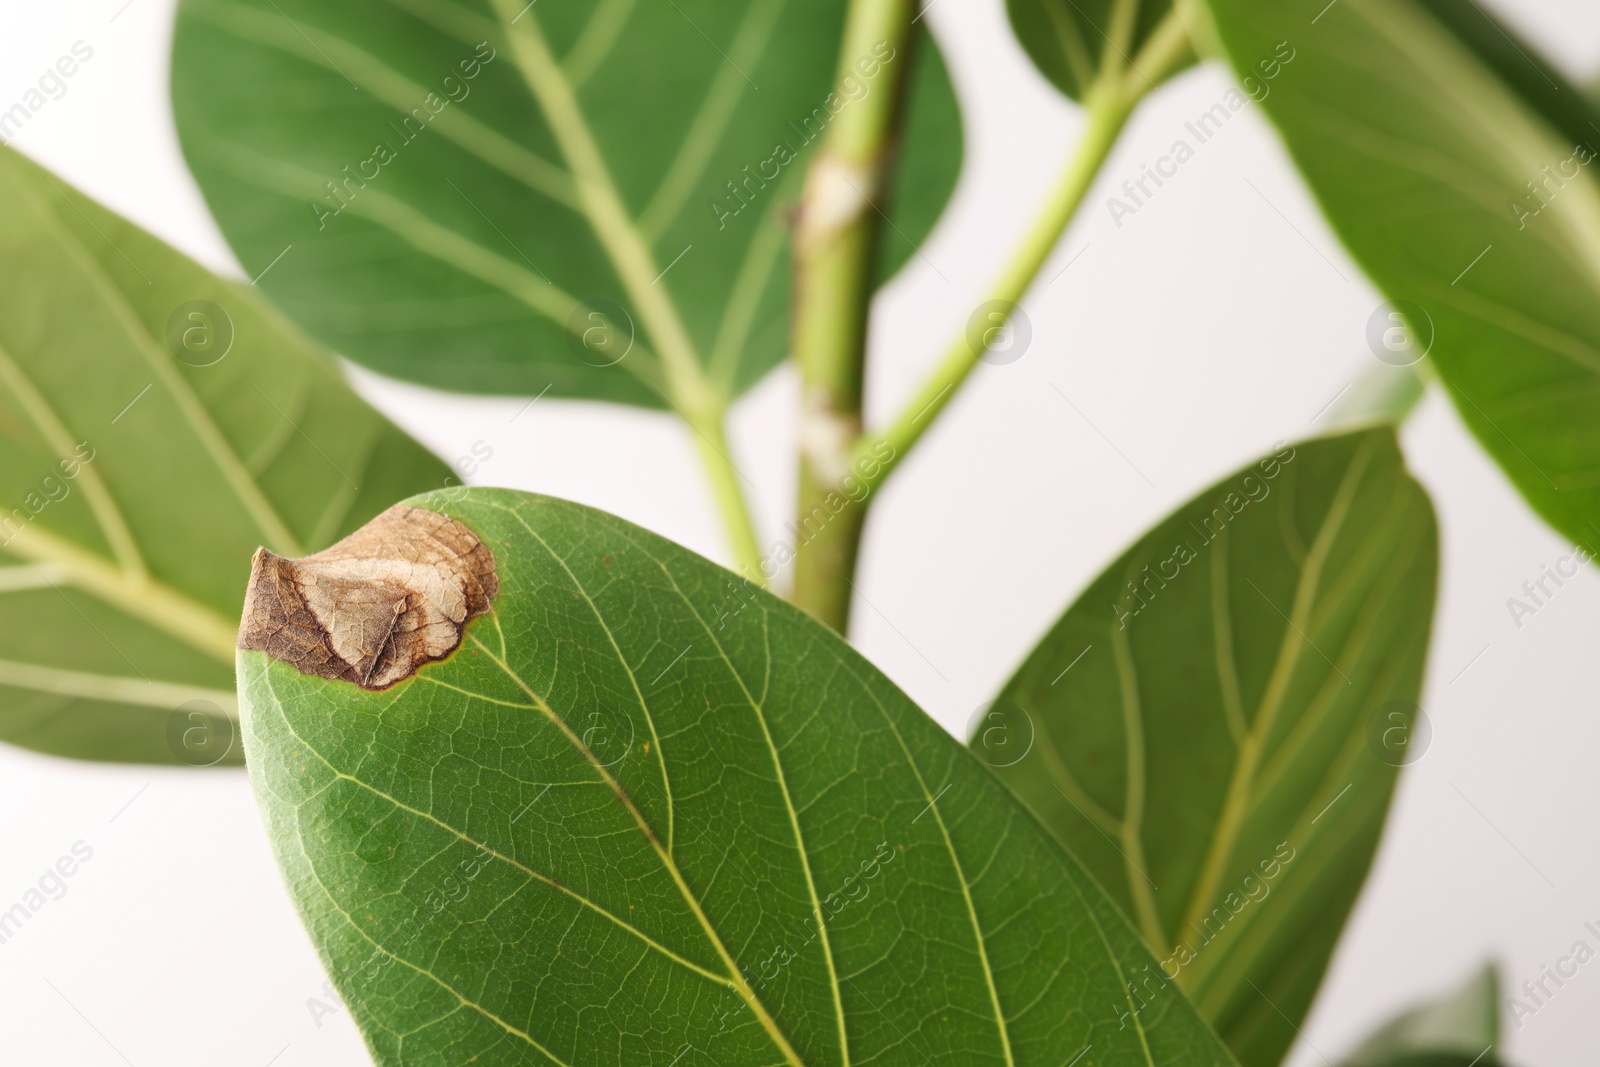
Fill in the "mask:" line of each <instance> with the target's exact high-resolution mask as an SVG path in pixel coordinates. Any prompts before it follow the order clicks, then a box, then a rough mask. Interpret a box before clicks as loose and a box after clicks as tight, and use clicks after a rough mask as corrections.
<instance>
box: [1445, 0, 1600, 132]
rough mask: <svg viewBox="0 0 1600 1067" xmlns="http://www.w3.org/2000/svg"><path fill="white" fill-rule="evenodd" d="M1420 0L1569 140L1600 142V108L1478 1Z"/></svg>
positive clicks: (1556, 67) (1557, 68)
mask: <svg viewBox="0 0 1600 1067" xmlns="http://www.w3.org/2000/svg"><path fill="white" fill-rule="evenodd" d="M1419 2H1420V3H1421V5H1422V6H1423V7H1424V8H1426V9H1427V10H1428V11H1429V12H1430V13H1431V14H1432V15H1433V16H1434V18H1436V19H1438V20H1439V23H1440V25H1442V26H1444V27H1445V29H1447V30H1449V31H1450V32H1451V33H1453V34H1455V36H1456V39H1457V40H1459V41H1460V42H1461V43H1462V44H1464V45H1466V46H1467V47H1468V48H1470V49H1471V50H1472V51H1473V53H1474V54H1476V55H1477V57H1478V58H1479V59H1480V60H1482V61H1483V62H1484V63H1485V64H1487V65H1488V66H1489V67H1490V69H1492V70H1493V71H1494V72H1495V74H1497V75H1499V77H1500V79H1501V80H1502V81H1504V82H1505V84H1506V85H1507V86H1508V87H1510V88H1511V89H1512V90H1513V91H1515V92H1516V93H1517V95H1519V96H1521V97H1522V99H1523V101H1524V102H1526V103H1527V104H1528V106H1530V107H1532V108H1533V109H1534V110H1535V111H1537V112H1538V113H1539V114H1540V115H1542V116H1543V117H1544V119H1545V121H1546V122H1548V123H1550V125H1552V126H1554V127H1555V128H1556V129H1557V130H1559V131H1561V134H1562V135H1563V136H1564V137H1566V138H1567V139H1568V140H1570V141H1572V142H1574V143H1577V142H1586V143H1590V144H1595V143H1600V108H1597V107H1596V106H1595V104H1594V102H1593V101H1592V100H1590V99H1589V96H1588V94H1587V93H1585V92H1584V90H1583V89H1582V88H1581V87H1579V86H1577V85H1574V84H1573V83H1572V82H1571V81H1570V80H1569V79H1568V78H1567V77H1566V76H1565V75H1564V74H1562V73H1561V68H1560V67H1558V66H1557V65H1556V64H1555V63H1553V62H1551V61H1550V59H1549V58H1548V57H1546V56H1544V55H1541V54H1540V52H1539V50H1538V48H1536V47H1534V45H1532V44H1531V43H1529V42H1528V41H1526V40H1524V39H1523V38H1522V36H1521V35H1520V34H1518V33H1517V32H1516V31H1515V30H1513V29H1512V28H1511V27H1509V26H1507V25H1506V24H1505V23H1504V22H1503V21H1501V20H1500V19H1497V18H1495V17H1494V15H1492V14H1490V13H1489V11H1488V10H1487V9H1485V8H1484V7H1483V5H1481V4H1480V3H1478V0H1419Z"/></svg>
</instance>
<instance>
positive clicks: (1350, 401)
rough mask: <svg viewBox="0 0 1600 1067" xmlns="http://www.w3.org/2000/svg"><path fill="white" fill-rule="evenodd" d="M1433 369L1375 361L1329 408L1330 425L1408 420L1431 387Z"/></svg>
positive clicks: (1340, 426)
mask: <svg viewBox="0 0 1600 1067" xmlns="http://www.w3.org/2000/svg"><path fill="white" fill-rule="evenodd" d="M1430 374H1431V368H1429V367H1428V365H1427V364H1426V363H1420V364H1417V365H1416V366H1414V367H1393V366H1390V365H1389V364H1387V363H1378V362H1376V361H1374V362H1373V363H1372V364H1371V365H1370V366H1368V367H1367V368H1366V369H1365V370H1364V371H1363V372H1362V373H1361V376H1360V377H1358V378H1357V379H1356V380H1355V381H1354V382H1352V383H1351V384H1350V386H1348V387H1347V389H1348V392H1345V393H1342V394H1341V395H1340V396H1339V397H1338V399H1337V400H1336V401H1335V402H1334V403H1333V404H1332V405H1331V406H1330V407H1329V410H1328V414H1327V420H1326V421H1327V425H1328V426H1330V427H1335V428H1340V429H1342V428H1346V427H1349V426H1353V425H1356V424H1359V423H1364V422H1376V421H1385V422H1392V423H1394V424H1395V425H1396V426H1399V425H1400V424H1402V423H1404V422H1405V421H1406V419H1407V417H1409V416H1410V414H1411V412H1412V411H1413V410H1414V409H1415V408H1416V406H1417V402H1418V401H1419V400H1421V399H1422V394H1423V393H1424V392H1425V391H1426V390H1427V388H1428V376H1429V375H1430Z"/></svg>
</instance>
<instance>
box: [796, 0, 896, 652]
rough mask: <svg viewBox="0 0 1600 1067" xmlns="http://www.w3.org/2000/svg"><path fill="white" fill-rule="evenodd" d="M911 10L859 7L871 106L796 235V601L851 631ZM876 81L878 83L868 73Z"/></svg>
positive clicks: (852, 36) (849, 110)
mask: <svg viewBox="0 0 1600 1067" xmlns="http://www.w3.org/2000/svg"><path fill="white" fill-rule="evenodd" d="M912 15H913V4H912V0H853V2H852V3H851V4H850V8H849V11H848V13H847V15H846V19H845V30H844V39H843V42H842V43H841V45H840V53H839V75H838V77H839V79H840V80H842V79H844V78H845V77H854V78H856V79H857V80H859V81H864V82H866V83H867V84H868V85H869V86H870V89H869V91H868V93H867V95H866V96H864V97H862V98H860V99H859V100H855V101H852V102H850V103H849V104H847V105H846V106H845V107H844V109H843V110H842V111H840V112H839V113H838V115H837V116H836V117H835V118H834V120H833V122H832V123H831V124H830V125H829V127H828V130H827V133H826V134H825V135H824V137H823V141H822V145H821V146H820V148H819V149H818V151H817V155H816V157H815V158H814V159H813V160H812V162H811V165H810V167H809V168H808V170H807V172H806V185H805V190H804V193H803V194H802V196H801V202H800V212H799V217H798V219H797V221H796V224H795V231H794V252H793V255H794V278H795V285H794V306H793V320H792V321H793V329H792V333H791V348H792V352H793V356H794V359H795V362H796V363H797V364H798V365H799V368H800V380H801V395H800V492H799V500H798V508H797V515H796V537H797V539H802V540H803V543H802V544H800V545H798V546H797V551H798V555H797V556H796V559H795V579H794V597H793V599H794V602H795V603H796V604H798V605H799V606H800V607H802V608H804V609H805V610H806V611H809V612H810V613H811V614H812V615H814V616H816V617H817V618H818V619H821V620H822V621H823V622H825V623H827V624H828V625H830V626H832V627H833V628H834V629H836V630H838V631H840V632H843V631H844V630H845V628H846V626H847V625H848V622H849V614H850V583H849V579H850V576H851V574H853V573H854V572H855V564H856V556H857V554H858V549H859V546H860V544H861V524H862V522H863V520H864V519H865V511H866V509H865V508H864V507H863V506H862V504H861V503H860V502H859V501H852V500H851V499H850V497H849V496H848V495H846V494H845V493H844V492H843V485H844V483H845V480H846V479H847V478H848V477H849V476H850V474H851V470H850V463H851V448H852V446H853V444H854V443H855V442H856V440H857V439H859V438H860V436H861V430H862V419H861V394H862V379H863V368H864V365H865V362H866V341H867V317H868V308H869V306H870V304H871V300H872V292H873V288H874V286H873V281H874V279H873V268H874V266H875V264H876V261H877V253H878V242H879V234H880V231H881V229H882V218H883V215H882V210H881V208H880V206H879V204H880V202H881V200H882V198H883V193H884V191H885V190H886V189H887V187H888V178H889V175H890V172H891V163H892V159H893V156H894V149H895V141H896V133H897V129H898V126H899V118H900V114H901V111H902V109H903V105H904V90H905V84H906V78H907V73H908V70H909V67H910V55H909V53H910V50H911V19H912ZM868 71H875V72H876V73H873V74H868Z"/></svg>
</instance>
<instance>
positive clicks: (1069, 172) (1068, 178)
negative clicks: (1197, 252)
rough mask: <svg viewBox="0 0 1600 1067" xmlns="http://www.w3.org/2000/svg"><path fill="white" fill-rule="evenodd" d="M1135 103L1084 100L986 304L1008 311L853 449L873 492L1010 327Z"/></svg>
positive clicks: (1099, 97) (963, 341)
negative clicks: (1083, 123) (1080, 118)
mask: <svg viewBox="0 0 1600 1067" xmlns="http://www.w3.org/2000/svg"><path fill="white" fill-rule="evenodd" d="M1135 102H1136V101H1135V100H1134V99H1132V98H1129V97H1128V96H1126V95H1124V94H1122V93H1120V92H1115V91H1101V92H1099V93H1097V94H1092V95H1091V96H1090V97H1089V98H1088V99H1087V100H1086V109H1087V111H1088V116H1089V124H1088V126H1087V127H1086V128H1085V130H1084V133H1083V139H1082V140H1081V141H1080V142H1079V144H1078V149H1077V152H1076V153H1074V155H1073V157H1072V159H1071V160H1070V161H1069V162H1068V164H1067V169H1066V170H1065V171H1064V172H1063V173H1062V175H1061V179H1060V181H1059V182H1058V183H1057V184H1056V187H1055V189H1054V191H1052V192H1051V194H1050V197H1049V199H1048V200H1046V201H1045V204H1044V208H1043V210H1041V211H1040V213H1039V216H1038V218H1037V219H1036V220H1035V221H1034V224H1033V226H1032V227H1031V228H1030V230H1029V232H1028V234H1027V236H1026V237H1024V238H1023V241H1022V244H1021V245H1020V246H1019V247H1018V248H1017V250H1016V251H1015V252H1014V253H1013V254H1012V257H1011V261H1010V262H1009V263H1008V264H1007V265H1006V266H1005V268H1004V269H1003V270H1002V271H1001V272H1000V276H999V277H998V278H996V279H995V282H994V284H993V285H991V286H990V287H989V290H988V296H987V298H986V300H985V301H984V304H983V305H980V306H997V307H999V308H1003V309H1005V310H1004V311H1003V312H999V313H997V314H998V315H1001V316H1003V317H999V318H989V319H986V320H985V321H984V323H983V326H984V329H983V330H982V331H979V332H978V336H977V337H976V338H973V337H970V336H969V334H971V333H972V332H973V331H971V330H963V332H962V333H961V334H960V335H959V336H958V337H957V338H956V340H955V341H954V343H952V344H951V345H950V347H949V348H948V349H947V350H946V351H945V356H944V358H943V359H942V360H941V361H940V362H939V364H938V366H936V367H935V368H934V371H933V373H932V374H931V375H929V376H928V378H927V379H926V380H925V381H924V382H923V383H922V385H921V386H919V387H918V389H917V391H916V392H915V393H913V394H912V396H911V399H910V400H909V401H908V402H907V403H906V405H905V407H903V408H902V409H901V411H900V414H899V415H897V416H896V417H895V418H894V419H893V420H892V421H891V422H890V423H889V425H888V426H887V427H885V428H884V429H883V430H881V431H879V432H877V433H875V434H872V435H869V436H866V437H863V438H862V439H861V440H859V441H857V442H856V444H855V447H854V449H853V450H852V456H851V458H852V459H853V460H865V459H866V457H868V456H874V457H878V458H879V462H878V463H877V464H876V465H875V470H874V471H873V473H872V474H871V476H870V477H868V478H867V479H866V480H867V484H868V486H869V488H871V489H874V490H875V489H877V488H878V486H879V485H881V484H882V483H883V481H884V479H886V478H887V477H888V476H889V474H890V472H892V471H893V470H894V469H895V468H896V467H897V466H898V465H899V464H900V462H901V461H902V460H903V459H904V458H905V456H906V454H907V453H908V452H910V450H911V448H912V446H913V445H915V444H916V443H917V441H918V440H919V439H920V438H921V437H922V435H923V433H925V432H926V431H927V429H928V427H929V426H930V425H932V423H933V421H934V419H935V418H936V417H937V416H938V415H939V413H940V412H941V411H943V410H944V409H945V407H946V406H947V405H948V404H949V403H950V401H951V399H952V398H953V397H954V396H955V392H956V389H957V388H958V387H959V386H960V385H961V384H962V383H963V382H964V381H966V379H967V376H968V375H970V374H971V373H972V371H973V369H974V368H976V367H977V365H978V361H979V360H980V359H981V358H982V357H983V355H984V354H985V353H986V352H987V351H988V349H989V344H990V343H992V342H993V340H995V339H996V338H998V337H999V336H1002V330H1003V329H1004V328H1005V327H1006V326H1008V325H1009V322H1010V315H1011V312H1013V311H1014V310H1015V309H1016V307H1017V304H1018V302H1019V301H1020V300H1021V299H1022V297H1023V296H1024V295H1025V294H1026V293H1027V291H1028V289H1029V288H1030V287H1031V286H1032V284H1033V281H1034V279H1035V278H1036V277H1037V275H1038V273H1039V271H1040V269H1041V268H1042V267H1043V266H1044V263H1045V260H1046V259H1047V258H1049V256H1050V253H1051V252H1052V251H1054V250H1055V247H1056V245H1057V243H1059V242H1060V240H1061V235H1062V233H1063V232H1064V231H1065V230H1066V228H1067V224H1068V223H1069V222H1071V221H1072V217H1073V215H1074V214H1075V213H1076V212H1077V210H1078V206H1079V205H1080V204H1081V203H1082V202H1083V198H1084V195H1085V194H1086V193H1087V192H1088V191H1089V186H1090V184H1091V183H1092V182H1093V181H1094V178H1095V175H1097V174H1098V173H1099V171H1100V166H1101V164H1102V163H1104V162H1105V159H1106V156H1107V155H1108V154H1109V153H1110V151H1111V147H1112V145H1114V144H1115V143H1116V140H1117V135H1118V134H1120V133H1121V132H1122V128H1123V125H1124V124H1125V123H1126V122H1127V119H1128V116H1129V115H1130V114H1131V113H1132V112H1133V106H1134V104H1135Z"/></svg>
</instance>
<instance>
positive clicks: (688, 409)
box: [494, 0, 764, 583]
mask: <svg viewBox="0 0 1600 1067" xmlns="http://www.w3.org/2000/svg"><path fill="white" fill-rule="evenodd" d="M494 7H495V11H496V13H497V14H498V15H499V17H500V21H501V23H502V24H503V26H504V28H505V32H506V38H507V41H508V43H509V44H510V47H511V54H512V58H513V59H514V60H515V62H516V64H517V68H518V70H520V71H521V73H522V77H523V81H525V82H526V83H527V85H528V89H529V91H530V92H532V93H533V97H534V99H535V100H536V101H538V104H539V109H540V111H541V112H542V113H543V114H544V118H545V122H546V123H547V124H548V125H549V127H550V132H551V133H552V134H553V135H554V136H555V140H556V144H557V145H558V146H559V147H560V149H561V154H562V156H563V158H565V160H566V162H567V166H568V168H569V169H570V170H571V171H572V179H573V182H574V183H575V184H576V186H577V190H578V201H579V203H580V205H581V206H582V209H583V213H584V215H585V216H586V217H587V218H588V220H589V224H590V226H591V227H592V228H593V230H594V232H595V236H596V237H597V238H598V239H599V241H600V244H601V246H602V247H603V248H604V249H605V251H606V255H607V257H608V258H609V259H610V260H611V263H612V266H613V267H614V268H615V269H616V272H617V276H618V277H619V278H620V279H621V280H622V285H623V288H625V289H626V290H627V292H628V297H629V299H630V300H631V302H632V303H633V305H634V308H635V310H637V311H638V313H639V317H640V318H641V319H642V320H644V327H645V329H646V330H648V331H649V333H650V337H651V340H652V341H654V343H655V348H656V351H657V352H659V353H660V355H661V366H662V371H663V372H664V374H665V377H666V382H667V401H668V403H670V404H671V405H672V406H673V408H674V409H675V410H676V411H677V412H678V414H679V415H681V416H682V417H683V419H684V421H685V422H687V423H688V424H689V426H690V428H691V429H693V430H694V431H695V435H696V436H697V437H698V438H699V439H700V440H699V444H700V448H699V451H700V457H701V459H702V460H703V461H704V462H705V465H706V471H707V473H708V475H709V476H710V478H711V487H712V492H713V493H714V494H715V496H716V499H717V504H718V509H719V511H720V512H721V514H722V518H723V522H724V524H725V525H726V527H727V534H728V539H729V541H730V543H731V547H732V549H733V552H734V556H735V558H736V559H737V561H738V564H739V566H740V568H741V569H742V570H744V571H746V572H747V573H746V577H748V578H749V579H750V580H751V581H754V582H757V583H762V582H763V581H764V576H763V575H762V573H761V568H760V555H761V554H760V552H759V551H758V550H757V549H756V536H755V529H754V525H753V523H752V522H751V519H750V510H749V507H748V505H747V504H746V502H745V499H744V491H743V490H742V489H741V488H740V485H739V472H738V471H737V469H735V467H734V465H733V460H732V459H730V458H729V455H728V446H727V435H726V433H725V431H724V422H725V420H726V418H727V410H728V400H727V397H726V396H724V395H723V393H722V391H721V390H720V389H718V388H717V387H716V386H714V385H713V384H712V383H711V382H710V381H709V380H708V379H707V377H706V374H705V370H704V366H703V364H702V363H701V362H700V358H699V356H698V355H697V354H696V352H695V348H694V343H693V341H691V340H690V338H689V331H688V330H687V329H686V328H685V327H684V324H683V319H682V318H681V317H680V316H679V314H678V308H677V305H676V304H674V303H673V301H672V299H671V297H670V296H668V295H667V291H666V288H665V287H661V286H657V285H656V282H658V281H660V279H661V272H660V271H659V270H658V269H657V264H656V260H655V256H654V255H653V254H652V253H651V251H650V243H649V242H648V241H647V240H646V239H645V237H644V235H643V233H641V232H640V230H639V227H638V226H637V225H635V223H634V220H633V218H632V217H631V216H630V215H629V214H628V209H627V206H626V205H625V204H624V203H623V202H622V196H621V194H620V193H619V192H618V191H617V187H616V184H615V183H614V182H613V181H612V179H611V172H610V170H609V169H608V168H607V167H606V163H605V158H604V157H603V156H602V155H601V153H600V146H599V145H598V144H597V143H596V142H595V139H594V135H593V133H592V132H591V131H590V129H589V123H588V121H587V120H586V119H585V118H584V115H583V110H582V108H580V107H579V106H578V98H577V94H576V93H575V92H574V91H573V88H572V84H571V83H570V82H569V81H568V80H567V76H566V75H565V74H564V73H563V72H562V70H561V65H560V64H559V63H557V62H556V59H555V56H554V55H553V54H552V53H551V52H550V48H549V45H548V44H547V43H546V41H545V39H544V32H543V30H542V29H541V28H540V26H539V21H538V19H539V16H538V15H537V14H535V13H533V12H532V11H531V10H529V9H528V8H523V7H522V5H521V4H520V3H518V2H517V0H494ZM519 8H520V9H521V10H519ZM519 20H521V21H522V23H523V24H522V25H521V26H517V27H514V26H513V24H514V23H516V22H518V21H519Z"/></svg>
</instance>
